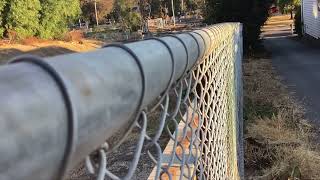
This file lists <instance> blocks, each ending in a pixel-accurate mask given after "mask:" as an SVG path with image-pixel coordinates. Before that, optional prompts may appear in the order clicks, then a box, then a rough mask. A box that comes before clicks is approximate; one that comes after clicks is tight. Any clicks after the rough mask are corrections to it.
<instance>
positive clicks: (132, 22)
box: [112, 0, 142, 31]
mask: <svg viewBox="0 0 320 180" xmlns="http://www.w3.org/2000/svg"><path fill="white" fill-rule="evenodd" d="M133 6H134V3H133V2H128V1H126V0H117V1H114V6H113V7H114V9H113V12H112V16H113V18H114V19H116V20H118V21H119V22H120V24H121V27H122V30H123V31H127V30H130V31H136V30H138V29H139V28H140V27H141V25H142V17H141V14H140V13H139V12H137V11H133Z"/></svg>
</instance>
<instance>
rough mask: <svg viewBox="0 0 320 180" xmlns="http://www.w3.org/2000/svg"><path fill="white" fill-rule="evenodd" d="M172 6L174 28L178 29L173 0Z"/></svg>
mask: <svg viewBox="0 0 320 180" xmlns="http://www.w3.org/2000/svg"><path fill="white" fill-rule="evenodd" d="M171 6H172V18H173V26H174V27H176V16H175V15H174V3H173V0H171Z"/></svg>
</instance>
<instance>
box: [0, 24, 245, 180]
mask: <svg viewBox="0 0 320 180" xmlns="http://www.w3.org/2000/svg"><path fill="white" fill-rule="evenodd" d="M241 64H242V26H241V24H239V23H224V24H217V25H214V26H209V27H206V28H202V29H199V30H195V31H192V32H188V33H181V34H175V35H168V36H166V37H162V38H153V39H148V40H144V41H138V42H133V43H128V44H124V45H120V44H112V45H107V46H106V47H104V48H101V49H98V50H96V51H92V52H87V53H78V54H69V55H63V56H56V57H51V58H46V59H45V60H41V59H38V58H36V57H32V56H24V57H20V58H17V59H15V60H13V61H12V62H11V63H10V65H7V66H2V67H0V83H1V86H0V95H1V101H0V107H1V108H0V179H4V180H5V179H15V180H19V179H21V180H22V179H23V180H25V179H61V178H62V177H63V176H64V177H66V176H68V175H67V174H68V173H67V172H68V171H69V170H71V169H73V168H74V167H76V166H77V165H78V164H79V163H81V162H84V164H85V165H86V168H87V170H88V172H89V173H91V174H94V175H93V176H91V177H93V178H96V179H99V180H101V179H133V178H134V176H137V175H136V174H135V171H136V169H137V167H138V166H139V162H140V161H141V157H142V154H145V155H146V157H147V158H148V160H147V161H144V164H143V165H142V168H140V169H142V171H143V174H145V176H144V177H141V176H139V175H138V176H137V177H135V178H136V179H210V180H211V179H227V180H230V179H243V174H244V173H243V169H244V167H243V150H242V149H243V147H242V141H243V135H242V134H243V132H242V107H243V105H242V70H241V66H242V65H241ZM128 139H129V140H130V139H131V140H136V142H135V143H133V144H134V146H133V147H128V148H121V146H122V145H123V144H124V142H126V141H128ZM119 148H120V150H121V149H135V150H134V153H131V154H132V159H131V160H129V162H130V163H129V164H126V165H125V166H126V168H125V169H126V170H125V171H124V172H121V173H120V174H118V173H116V172H114V171H113V169H118V167H115V168H110V167H109V165H110V164H111V165H115V163H113V162H112V163H110V162H109V161H108V160H110V158H111V159H121V157H122V156H125V155H126V154H125V153H123V152H122V151H119ZM114 152H118V153H116V154H114ZM142 152H145V153H142ZM89 154H91V155H89ZM139 160H140V161H139ZM143 167H146V168H143ZM119 168H120V167H119ZM148 168H149V169H151V170H146V169H148ZM152 169H153V170H152Z"/></svg>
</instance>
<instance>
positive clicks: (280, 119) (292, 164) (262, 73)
mask: <svg viewBox="0 0 320 180" xmlns="http://www.w3.org/2000/svg"><path fill="white" fill-rule="evenodd" d="M244 76H245V80H244V82H245V121H246V129H245V163H246V176H247V177H246V179H255V180H256V179H261V180H262V179H263V180H264V179H266V180H268V179H270V180H273V179H294V178H298V179H319V177H320V171H319V169H320V153H319V152H320V151H317V147H316V146H315V143H314V142H313V141H311V139H312V136H313V129H312V126H311V125H310V124H309V123H307V122H306V121H305V120H304V110H303V108H302V106H300V104H299V103H297V102H296V101H295V99H294V98H292V96H291V95H290V94H289V92H288V91H287V89H286V87H285V86H284V85H283V84H281V81H280V80H279V78H278V77H277V76H276V74H275V73H274V70H273V69H272V65H271V62H270V60H269V59H258V58H255V59H249V60H247V62H245V63H244Z"/></svg>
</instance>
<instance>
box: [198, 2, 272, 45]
mask: <svg viewBox="0 0 320 180" xmlns="http://www.w3.org/2000/svg"><path fill="white" fill-rule="evenodd" d="M271 3H272V2H271V0H242V1H239V0H207V1H206V9H205V13H204V15H205V21H206V22H207V23H208V24H214V23H220V22H241V23H243V30H244V32H243V33H244V48H245V49H246V50H248V49H254V48H256V47H257V46H258V45H259V38H260V34H261V27H262V26H263V25H264V23H265V21H266V20H267V18H268V15H269V14H268V10H269V7H270V5H271Z"/></svg>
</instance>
